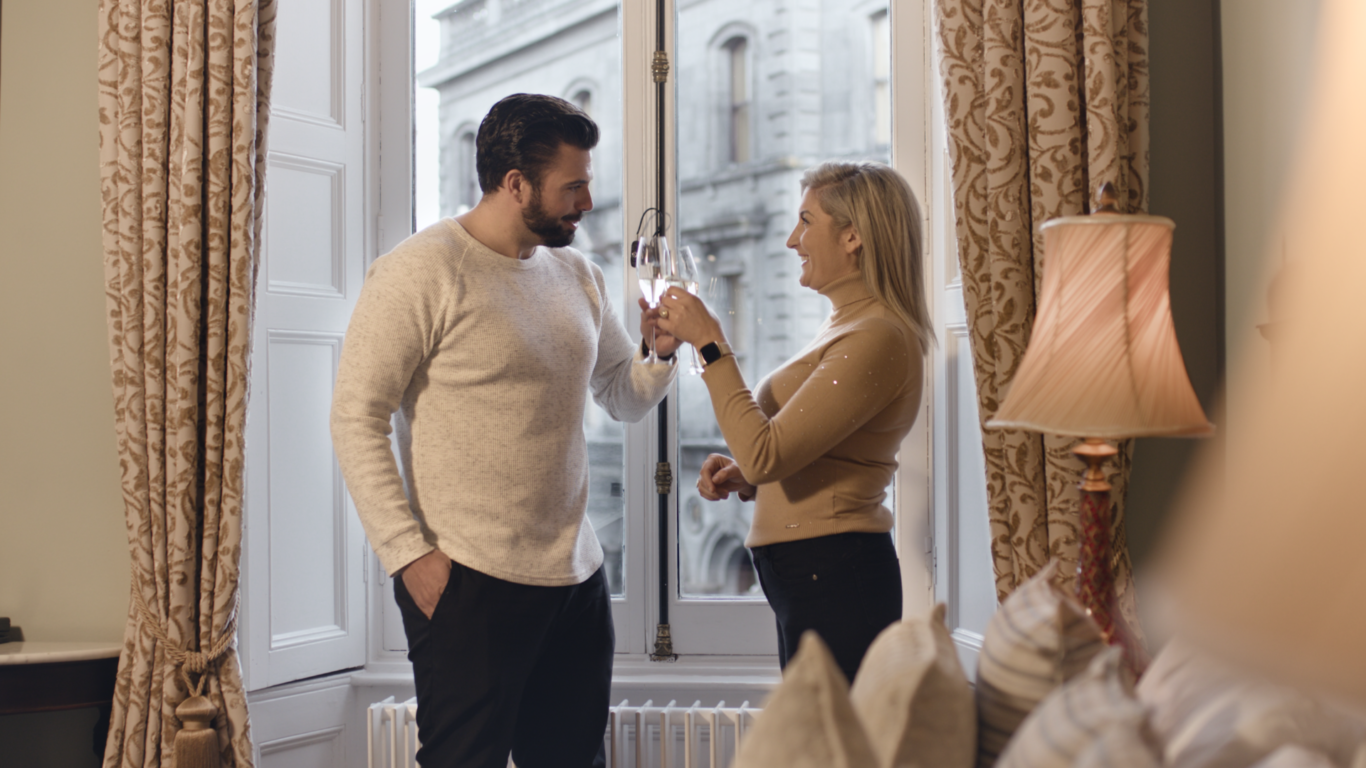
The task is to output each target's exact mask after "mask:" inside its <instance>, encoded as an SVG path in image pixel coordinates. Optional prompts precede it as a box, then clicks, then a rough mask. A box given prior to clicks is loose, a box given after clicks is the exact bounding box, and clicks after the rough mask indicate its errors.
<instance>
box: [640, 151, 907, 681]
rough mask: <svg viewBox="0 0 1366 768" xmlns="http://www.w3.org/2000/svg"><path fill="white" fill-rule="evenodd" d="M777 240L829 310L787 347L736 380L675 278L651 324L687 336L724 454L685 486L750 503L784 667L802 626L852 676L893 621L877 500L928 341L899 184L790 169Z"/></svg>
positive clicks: (884, 515) (895, 596)
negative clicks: (785, 353) (794, 214)
mask: <svg viewBox="0 0 1366 768" xmlns="http://www.w3.org/2000/svg"><path fill="white" fill-rule="evenodd" d="M802 190H803V196H802V202H801V209H800V211H799V219H800V220H799V221H798V223H797V226H796V228H795V229H793V231H792V234H791V236H789V237H788V240H787V247H789V248H791V249H793V250H795V251H796V252H797V256H798V257H799V258H800V259H801V263H802V266H801V284H802V285H803V286H805V287H807V288H810V289H812V290H814V291H817V292H818V293H820V294H821V295H823V296H825V297H826V298H828V299H829V300H830V302H831V304H832V305H833V311H832V312H831V314H830V317H829V319H828V320H827V321H826V323H825V324H824V325H823V326H822V327H821V330H820V332H819V333H818V334H817V336H816V338H815V339H814V340H812V341H811V343H810V344H808V345H807V346H806V348H805V349H804V350H803V351H802V352H800V353H798V354H797V356H796V357H794V358H792V359H791V360H789V361H788V362H787V363H785V364H784V365H782V366H781V367H780V368H778V369H777V370H776V371H774V372H773V373H772V374H770V375H769V376H768V377H767V378H765V379H764V380H763V381H761V382H760V383H759V386H758V387H757V388H756V389H755V390H754V391H753V393H751V392H750V390H749V389H748V388H747V387H746V385H745V381H744V378H743V376H742V375H741V372H740V368H739V366H738V365H737V364H736V361H735V356H734V355H732V354H730V348H729V346H728V345H727V344H726V338H725V335H724V334H723V332H722V330H721V324H720V322H719V321H718V320H717V318H716V316H715V315H713V314H712V313H711V312H710V310H708V309H707V307H706V305H705V304H703V303H702V302H701V301H700V300H698V299H697V298H696V297H693V296H690V295H688V294H687V293H686V292H684V291H681V290H676V289H671V290H670V291H668V293H667V294H666V295H665V296H664V297H663V298H662V300H661V302H660V309H659V310H658V317H657V323H658V326H659V328H660V329H661V330H662V331H664V332H665V333H669V334H671V335H673V336H674V337H675V338H677V339H680V340H682V341H686V342H688V343H691V344H693V345H694V346H696V347H697V348H698V350H699V351H700V352H701V354H702V356H703V358H704V359H705V360H706V370H705V372H704V373H703V375H702V378H703V381H705V382H706V385H707V390H708V391H709V392H710V394H711V401H712V406H713V408H714V410H715V412H716V420H717V423H718V424H719V425H720V427H721V433H722V435H723V436H724V437H725V439H726V445H727V446H728V447H729V448H730V450H731V453H732V454H733V455H734V458H730V457H727V456H722V455H720V454H712V455H710V456H708V457H707V460H706V461H705V462H704V463H703V465H702V472H701V477H700V478H699V479H698V481H697V487H698V489H699V490H700V491H701V493H702V495H703V497H705V498H707V499H710V500H713V501H715V500H718V499H725V498H728V497H729V495H730V494H731V493H738V494H739V495H740V498H741V499H743V500H745V501H748V500H750V499H754V500H755V509H754V521H753V523H752V525H751V527H750V531H749V536H748V538H747V539H746V540H745V544H746V545H747V546H748V547H750V551H751V553H752V555H753V558H754V565H755V569H756V570H757V571H758V574H759V580H760V583H761V585H762V587H763V590H764V594H765V596H767V597H768V602H769V604H770V605H771V606H772V607H773V611H774V613H775V615H776V617H777V623H778V658H779V662H780V664H782V665H783V666H784V667H786V665H787V661H788V659H789V658H790V657H791V656H792V654H793V653H795V652H796V650H797V644H798V641H799V640H800V638H801V635H802V633H803V632H805V631H806V630H808V629H814V630H816V632H817V633H819V634H820V636H821V639H822V640H824V641H825V643H826V644H827V645H828V646H829V647H830V650H831V652H832V653H833V654H834V656H835V659H836V660H837V661H838V662H839V665H840V667H841V669H843V670H844V673H845V675H847V676H848V677H849V679H850V680H852V679H853V677H854V672H855V671H856V670H857V669H858V665H859V662H860V661H862V659H863V654H864V653H865V652H866V651H867V650H868V646H869V645H870V644H871V643H872V642H873V638H875V637H876V636H877V634H878V633H879V632H881V631H882V630H883V629H884V628H885V627H886V626H887V625H889V624H891V623H893V622H895V621H897V620H899V619H900V618H901V573H900V567H899V565H898V562H897V557H896V551H895V549H894V548H893V545H892V537H891V533H890V531H891V529H892V513H891V512H890V511H889V510H888V509H887V508H886V507H884V506H883V505H882V502H883V500H884V499H885V498H886V490H885V489H886V488H887V486H888V485H889V484H890V483H891V481H892V476H893V474H894V473H895V472H896V467H897V462H896V452H897V449H898V448H899V447H900V445H901V441H902V439H903V438H905V436H906V434H907V433H908V432H909V431H910V429H911V425H912V424H913V423H914V422H915V417H916V414H917V412H918V411H919V408H920V394H921V384H922V382H921V379H922V365H923V357H924V349H925V346H926V345H927V344H929V343H931V342H932V336H931V333H932V331H931V329H930V321H929V315H928V313H927V311H926V308H925V297H924V287H923V280H922V278H921V258H920V212H919V206H918V205H917V204H916V201H915V196H914V195H913V194H912V193H911V188H910V186H909V185H908V184H907V183H906V181H905V180H904V179H903V178H901V176H900V175H898V174H897V173H896V172H895V171H893V170H892V169H890V168H888V167H887V166H885V165H880V164H876V163H826V164H824V165H821V166H819V167H817V168H814V169H812V170H810V171H808V172H807V173H806V175H805V176H803V178H802Z"/></svg>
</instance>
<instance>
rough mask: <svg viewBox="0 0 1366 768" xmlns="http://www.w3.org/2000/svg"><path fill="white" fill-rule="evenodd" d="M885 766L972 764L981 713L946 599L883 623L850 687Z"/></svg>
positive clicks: (950, 767)
mask: <svg viewBox="0 0 1366 768" xmlns="http://www.w3.org/2000/svg"><path fill="white" fill-rule="evenodd" d="M849 698H850V699H851V700H852V701H853V703H854V710H855V711H857V712H858V714H859V717H860V718H861V719H862V720H863V726H864V728H865V729H866V730H867V732H868V736H869V738H870V739H872V743H873V752H874V753H875V754H876V755H877V760H878V765H879V766H882V767H883V768H892V767H893V766H895V767H896V768H910V767H911V766H916V767H917V768H921V767H923V768H970V767H971V766H972V763H973V757H974V755H975V754H976V751H977V712H976V709H975V708H974V707H973V703H972V688H971V686H969V685H968V679H967V676H966V675H964V674H963V665H962V664H961V663H960V662H959V661H958V649H957V648H955V647H954V644H953V638H952V637H951V636H950V635H949V630H948V627H946V626H944V604H943V603H940V604H939V605H936V606H935V607H934V611H933V612H932V613H931V614H930V615H929V616H926V617H923V618H916V619H906V620H905V621H899V622H897V623H895V624H893V625H891V626H890V627H888V628H886V629H884V630H883V631H882V634H880V635H878V636H877V639H876V640H874V641H873V645H872V646H871V647H870V648H869V649H868V653H867V655H865V656H864V657H863V663H862V664H861V665H860V666H859V670H858V676H857V677H855V678H854V687H853V689H852V690H851V691H850V692H849Z"/></svg>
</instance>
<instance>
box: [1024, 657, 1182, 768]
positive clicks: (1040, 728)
mask: <svg viewBox="0 0 1366 768" xmlns="http://www.w3.org/2000/svg"><path fill="white" fill-rule="evenodd" d="M1146 720H1147V716H1146V715H1145V714H1144V712H1143V705H1142V704H1139V703H1138V699H1136V698H1134V695H1133V690H1132V689H1131V688H1130V686H1129V683H1128V680H1127V679H1126V677H1125V672H1124V655H1123V653H1122V652H1121V651H1120V649H1119V648H1106V649H1105V650H1104V651H1102V652H1101V654H1100V655H1099V656H1097V657H1096V658H1095V659H1094V660H1093V661H1092V662H1091V665H1090V666H1089V667H1088V668H1087V670H1086V672H1084V673H1082V674H1081V675H1079V676H1077V677H1076V678H1075V679H1073V680H1072V681H1070V682H1068V683H1067V684H1066V685H1064V686H1062V687H1061V688H1059V689H1058V690H1056V691H1054V692H1053V693H1051V694H1049V695H1048V698H1046V699H1044V701H1043V703H1042V704H1040V705H1039V707H1038V709H1036V710H1034V712H1032V713H1031V714H1030V715H1029V717H1028V718H1027V719H1026V720H1025V722H1024V724H1023V725H1021V726H1020V730H1019V731H1017V732H1016V733H1015V738H1013V739H1011V740H1010V744H1009V746H1007V747H1006V751H1005V754H1003V755H1001V760H1000V762H999V763H997V765H999V766H1001V768H1071V767H1072V766H1073V765H1074V764H1075V763H1077V762H1078V758H1080V757H1081V756H1082V755H1083V753H1087V752H1089V751H1090V750H1092V749H1094V750H1096V751H1095V752H1092V753H1091V754H1088V755H1087V759H1089V760H1098V761H1100V762H1093V763H1092V764H1093V765H1101V766H1129V765H1135V766H1144V765H1146V766H1156V765H1158V760H1157V749H1156V746H1155V745H1153V744H1152V739H1151V737H1150V736H1148V735H1146ZM1113 749H1123V750H1124V753H1123V754H1113V755H1112V754H1111V753H1110V750H1113ZM1135 749H1136V750H1137V754H1133V750H1135Z"/></svg>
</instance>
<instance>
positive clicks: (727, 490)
mask: <svg viewBox="0 0 1366 768" xmlns="http://www.w3.org/2000/svg"><path fill="white" fill-rule="evenodd" d="M699 475H700V476H699V477H698V478H697V490H698V491H699V492H700V493H701V494H702V498H704V499H706V500H707V501H721V500H722V499H729V498H730V495H731V494H732V493H738V494H740V500H741V501H749V500H750V499H752V498H754V494H755V492H757V491H758V489H757V488H755V487H754V486H753V485H750V483H749V482H748V481H747V480H745V476H744V475H742V474H740V465H739V464H736V463H735V459H732V458H731V457H729V456H723V455H721V454H719V453H713V454H711V455H709V456H707V460H706V461H704V462H702V471H701V472H700V473H699Z"/></svg>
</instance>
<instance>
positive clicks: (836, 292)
mask: <svg viewBox="0 0 1366 768" xmlns="http://www.w3.org/2000/svg"><path fill="white" fill-rule="evenodd" d="M817 293H819V294H820V295H822V296H824V297H825V298H827V299H829V300H830V304H831V306H832V307H833V308H834V309H836V310H839V309H843V308H844V307H847V306H849V305H850V304H857V303H858V302H861V301H867V300H869V299H871V298H873V293H872V291H870V290H868V284H867V283H865V282H864V281H863V273H862V272H859V271H854V272H851V273H849V274H847V275H845V276H843V277H839V278H836V279H834V280H831V281H830V282H829V283H828V284H826V285H825V286H824V287H822V288H821V289H820V290H819V291H817Z"/></svg>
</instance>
